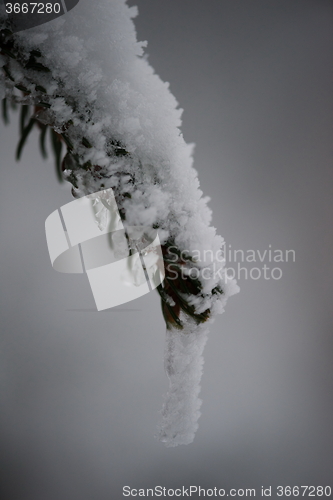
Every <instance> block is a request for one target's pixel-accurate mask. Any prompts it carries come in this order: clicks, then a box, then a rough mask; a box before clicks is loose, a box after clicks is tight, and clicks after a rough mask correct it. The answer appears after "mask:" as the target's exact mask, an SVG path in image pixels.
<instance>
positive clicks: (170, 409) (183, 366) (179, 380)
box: [156, 321, 208, 447]
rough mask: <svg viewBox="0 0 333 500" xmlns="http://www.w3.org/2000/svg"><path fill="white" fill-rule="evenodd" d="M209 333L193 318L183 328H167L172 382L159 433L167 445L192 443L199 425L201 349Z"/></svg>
mask: <svg viewBox="0 0 333 500" xmlns="http://www.w3.org/2000/svg"><path fill="white" fill-rule="evenodd" d="M207 335H208V328H207V326H206V325H200V326H196V325H194V324H193V323H192V322H191V321H190V322H188V323H187V324H186V326H185V328H184V330H182V331H179V330H175V329H172V330H167V333H166V344H165V358H164V359H165V371H166V373H167V375H168V377H169V382H170V386H169V390H168V393H167V395H166V398H165V402H164V405H163V409H162V420H161V422H160V425H159V426H158V433H157V436H156V437H157V438H158V439H159V440H160V441H162V442H163V443H165V445H166V446H168V447H172V446H177V445H179V444H189V443H192V441H193V439H194V435H195V432H196V431H197V429H198V419H199V417H200V415H201V412H200V407H201V403H202V401H201V399H199V397H198V396H199V392H200V380H201V376H202V367H203V362H204V360H203V356H202V353H203V350H204V347H205V344H206V342H207Z"/></svg>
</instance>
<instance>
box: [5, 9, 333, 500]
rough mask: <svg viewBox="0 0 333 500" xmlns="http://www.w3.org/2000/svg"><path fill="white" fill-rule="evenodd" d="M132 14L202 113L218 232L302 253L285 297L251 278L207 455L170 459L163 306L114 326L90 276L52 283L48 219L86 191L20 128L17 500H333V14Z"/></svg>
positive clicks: (229, 319) (10, 339)
mask: <svg viewBox="0 0 333 500" xmlns="http://www.w3.org/2000/svg"><path fill="white" fill-rule="evenodd" d="M130 3H131V5H134V4H136V5H138V7H139V10H140V15H139V17H138V18H137V19H136V20H135V24H136V26H137V30H138V37H139V39H140V40H146V39H147V40H148V49H147V52H148V54H149V60H150V62H151V64H152V65H153V67H154V68H155V69H156V72H157V73H158V74H159V75H160V76H161V78H162V79H163V80H166V81H169V82H170V85H171V91H172V92H173V93H174V94H175V96H176V98H177V100H178V101H179V103H180V106H181V107H182V108H184V110H185V111H184V115H183V119H184V124H183V132H184V136H185V139H186V141H188V142H195V143H196V152H195V168H196V169H197V170H198V172H199V177H200V181H201V186H202V189H203V191H204V194H205V195H208V196H210V197H211V198H212V201H211V203H210V206H211V207H212V209H213V223H214V225H215V226H216V227H217V229H218V232H219V233H220V234H222V235H223V236H224V238H225V240H226V243H227V245H231V247H232V248H233V249H243V250H244V251H246V250H247V249H258V250H260V251H261V252H262V251H264V250H265V249H268V248H269V245H271V248H272V249H281V250H283V251H284V250H286V249H294V250H295V252H296V261H295V262H288V263H279V264H278V266H279V267H280V268H281V269H282V271H283V276H282V278H281V279H280V280H273V279H270V280H265V279H263V278H260V279H258V280H251V279H248V280H246V279H244V276H243V277H242V278H241V279H240V281H239V284H240V286H241V292H240V293H239V294H238V295H236V296H234V297H232V298H231V299H230V300H229V303H228V304H227V307H226V312H225V313H224V314H223V315H222V316H220V317H218V318H217V320H216V322H215V324H214V325H213V327H212V329H211V335H210V339H209V342H208V344H207V347H206V349H205V366H204V375H203V380H202V391H201V397H202V399H203V406H202V417H201V418H200V421H199V423H200V427H199V430H198V432H197V435H196V438H195V441H194V442H193V444H191V445H188V446H179V447H177V448H171V449H167V448H165V447H164V445H163V444H161V443H159V442H157V441H156V440H154V437H153V436H154V433H155V427H156V424H157V422H158V419H159V413H158V412H159V410H160V409H161V406H162V402H163V397H162V396H163V394H164V393H165V391H166V388H167V380H166V376H165V374H164V370H163V348H164V323H163V319H162V315H161V313H160V308H159V299H158V297H157V294H154V293H151V294H149V295H147V296H145V297H143V298H141V299H139V300H137V301H135V302H131V303H128V304H126V305H124V306H121V307H117V308H115V309H110V310H107V311H104V312H100V313H97V312H96V311H95V310H94V307H95V306H94V302H93V297H92V294H91V291H90V288H89V284H88V280H87V279H86V277H85V276H79V275H78V276H75V275H69V274H60V273H56V272H55V271H54V270H53V269H52V267H51V264H50V261H49V256H48V251H47V247H46V241H45V234H44V221H45V219H46V217H47V216H48V215H49V214H50V213H51V212H52V211H53V210H55V209H56V208H58V207H60V206H61V205H63V204H65V203H67V202H68V201H71V199H72V198H71V195H70V190H69V187H68V186H60V185H59V184H58V183H57V180H56V177H55V173H54V169H53V163H52V160H51V159H50V160H48V161H43V160H42V159H41V158H40V156H39V152H38V148H37V141H38V137H37V134H35V135H33V136H32V137H31V139H30V141H29V144H28V146H27V147H26V149H25V151H24V154H23V159H22V160H21V162H20V163H16V162H15V160H14V156H15V147H16V143H17V138H18V122H17V117H15V116H14V115H12V118H11V125H10V126H8V127H5V126H4V125H1V127H0V134H1V140H0V147H1V150H0V162H1V178H0V179H1V182H0V193H1V195H0V220H1V234H0V273H1V277H0V279H1V281H0V283H1V285H0V286H1V295H0V301H1V354H0V356H1V360H0V373H1V375H0V380H1V407H2V408H1V413H0V422H1V483H2V488H3V490H4V492H5V495H4V496H3V497H2V498H5V499H6V500H11V499H19V500H21V499H22V500H62V499H70V500H91V499H94V500H95V499H96V500H104V499H105V500H106V499H116V500H118V499H121V498H123V496H122V487H123V486H125V485H129V486H131V487H132V488H149V487H150V488H153V487H154V486H156V485H161V486H165V487H166V488H176V487H181V486H182V485H184V486H189V485H191V484H192V485H200V486H201V487H205V488H214V487H215V486H216V487H217V488H225V489H229V488H256V490H257V496H259V495H260V488H261V486H265V487H268V486H270V485H272V486H273V487H276V486H277V485H283V486H286V485H290V486H294V485H314V486H317V485H323V486H326V485H331V486H332V488H333V480H332V463H333V452H332V450H333V432H332V416H333V394H332V392H333V391H332V388H333V387H332V386H333V380H332V375H333V366H332V361H333V335H332V306H331V300H332V274H333V273H332V271H333V265H332V249H333V248H332V247H333V241H332V240H333V238H332V213H333V196H332V194H333V193H332V186H333V184H332V180H333V179H332V177H333V174H332V158H333V152H332V140H331V138H332V121H333V120H332V107H333V106H332V104H333V98H332V87H331V81H332V41H333V28H332V18H333V4H332V2H331V1H330V0H293V1H290V0H250V1H248V0H177V1H170V0H169V1H167V0H133V1H132V0H131V2H130ZM74 13H75V9H74V10H73V11H72V13H70V14H68V15H74ZM266 264H267V265H268V266H269V267H275V265H272V264H270V263H268V262H266ZM244 265H245V267H247V268H248V269H250V268H251V267H259V268H261V267H262V265H263V264H262V263H255V264H253V263H252V264H250V263H247V264H244ZM273 491H274V488H273ZM272 497H273V498H276V495H274V494H273V495H272ZM192 498H193V497H192Z"/></svg>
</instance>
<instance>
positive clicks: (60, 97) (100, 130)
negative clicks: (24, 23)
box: [0, 0, 238, 446]
mask: <svg viewBox="0 0 333 500" xmlns="http://www.w3.org/2000/svg"><path fill="white" fill-rule="evenodd" d="M0 14H1V13H0ZM136 15H137V9H136V8H135V7H131V8H129V7H128V6H127V4H126V1H125V0H98V1H96V2H95V1H92V0H81V1H80V2H79V4H78V5H77V6H76V7H75V8H74V9H73V10H71V11H70V12H68V13H67V14H66V15H64V16H62V17H60V18H58V19H55V20H53V21H51V22H49V23H47V24H44V25H41V26H38V27H36V28H32V29H29V30H26V31H23V32H20V33H17V34H15V39H16V43H17V46H19V47H20V51H21V52H23V53H24V52H25V54H26V57H27V58H28V57H29V53H30V51H31V50H32V49H38V50H40V51H41V52H42V57H41V59H40V61H41V62H42V64H44V65H45V66H47V67H48V68H49V69H50V70H51V73H47V74H43V73H40V74H38V75H37V76H36V72H34V71H32V70H22V67H20V66H19V65H18V64H17V63H16V61H14V60H10V61H9V62H8V63H7V64H8V67H9V69H10V71H11V74H12V75H13V77H14V78H15V81H16V82H24V84H25V85H26V86H27V87H28V88H29V90H30V91H31V95H30V97H29V98H27V99H30V101H29V100H28V101H27V102H28V103H29V102H31V103H32V102H33V99H34V97H35V96H36V95H37V91H36V89H35V85H34V84H33V83H31V82H32V81H34V78H35V79H36V78H37V77H38V82H36V83H37V84H38V85H42V86H44V87H45V88H46V90H47V95H48V99H49V103H50V104H51V110H50V111H45V113H46V114H47V113H49V115H45V116H48V117H49V116H51V115H52V116H53V123H54V126H55V129H56V130H57V126H58V127H60V126H61V124H63V123H64V122H68V120H72V122H73V126H72V127H71V128H70V129H69V131H68V134H69V135H70V139H71V141H72V143H73V144H74V146H75V148H76V151H77V152H78V153H79V154H80V155H81V157H83V158H84V161H88V160H90V161H91V163H92V164H93V165H99V166H100V167H102V169H103V170H102V173H103V180H104V186H105V188H108V187H114V186H115V185H116V182H119V178H117V179H118V180H117V179H116V177H115V176H113V175H112V174H113V173H115V172H119V171H121V170H122V171H123V172H127V173H128V174H129V175H131V174H133V175H134V176H135V178H136V179H137V182H136V183H135V185H131V184H130V183H129V184H127V185H126V186H125V187H124V190H125V189H126V191H127V192H130V193H131V198H128V199H126V200H125V202H124V207H125V209H126V222H127V224H128V225H129V226H135V225H142V226H150V227H151V226H152V225H154V224H158V225H159V236H160V240H161V243H162V244H163V243H165V242H166V241H167V240H168V239H169V241H170V238H171V239H172V240H173V241H174V243H175V245H176V246H177V248H178V249H179V250H180V251H182V250H186V252H187V254H189V255H191V254H195V255H196V256H197V255H200V256H203V255H204V252H205V251H206V255H209V252H207V250H208V251H211V255H213V258H204V257H202V258H199V259H197V261H196V262H195V266H196V267H197V268H199V269H200V268H201V269H202V268H207V269H208V271H207V270H206V272H205V277H204V278H202V277H201V276H200V277H199V279H200V281H201V283H202V293H201V294H200V295H196V296H195V295H193V296H192V297H191V299H192V305H193V306H194V307H195V308H196V312H197V313H200V312H203V311H205V310H206V309H207V308H210V310H211V312H212V317H214V315H215V314H216V313H221V312H223V310H224V306H225V303H226V300H227V298H228V297H229V296H230V295H232V294H234V293H236V292H237V291H238V287H237V285H236V283H235V281H233V280H226V279H225V276H224V274H223V272H224V271H223V266H224V263H223V262H221V261H220V259H218V258H217V256H218V254H219V249H220V248H221V247H222V244H223V239H222V237H221V236H218V235H216V230H215V228H214V227H211V226H210V221H211V211H210V209H209V208H208V206H207V201H208V200H207V199H206V198H204V197H203V196H202V191H201V190H200V188H199V181H198V178H197V172H196V170H195V169H194V168H193V166H192V164H193V144H186V143H185V141H184V139H183V136H182V134H181V131H180V125H181V114H182V110H181V109H180V108H179V107H178V103H177V101H176V99H175V98H174V96H173V95H172V94H171V92H170V91H169V88H168V87H169V85H168V83H165V82H163V81H162V80H161V79H160V78H159V76H158V75H156V74H155V73H154V70H153V68H152V67H151V66H150V65H149V63H148V61H147V59H146V58H145V57H144V47H145V46H146V42H138V41H137V40H136V32H135V27H134V24H133V21H132V18H134V17H135V16H136ZM3 65H4V58H3V57H2V56H0V68H1V67H2V66H3ZM1 73H2V72H1ZM5 87H6V88H5ZM4 92H6V95H7V96H8V97H10V95H11V92H13V84H12V83H11V82H8V81H7V83H6V85H4V78H3V76H0V97H3V95H4ZM73 103H74V104H75V106H73ZM41 118H42V115H41ZM82 137H85V138H86V139H87V140H88V141H89V142H90V144H91V145H92V146H93V147H92V148H90V149H87V148H84V146H82V143H81V141H82ZM110 139H112V140H116V141H119V142H120V143H121V144H122V145H124V147H125V148H126V151H128V152H129V153H130V155H127V156H125V157H117V158H110V155H108V154H107V148H108V145H109V141H110ZM106 174H107V175H106ZM100 182H101V181H98V180H96V179H95V178H93V177H92V176H91V177H88V176H86V177H84V174H82V182H81V185H80V186H79V187H80V189H81V191H82V193H83V194H89V193H93V192H97V191H100V190H101V184H100ZM118 187H119V186H118ZM120 187H121V186H120ZM191 266H192V264H191V265H190V267H191ZM219 271H220V272H219ZM217 285H219V286H220V288H221V289H222V290H223V294H222V295H220V294H217V293H214V294H212V293H211V292H212V290H213V289H214V288H215V287H216V286H217ZM206 339H207V327H206V326H200V327H198V326H196V325H194V324H193V323H192V322H188V323H187V324H186V325H185V329H184V330H183V331H179V330H168V331H167V344H166V354H165V359H166V361H165V363H166V371H167V373H168V377H169V379H170V389H169V392H168V395H167V398H166V401H165V405H164V408H163V410H162V423H161V426H160V428H159V432H158V437H159V439H160V440H162V441H164V442H165V443H166V445H167V446H176V445H177V444H187V443H189V442H191V441H192V440H193V437H194V433H195V431H196V429H197V420H198V418H199V415H200V411H199V408H200V404H201V402H200V400H199V399H198V394H199V390H200V385H199V383H200V378H201V374H202V364H203V358H202V351H203V348H204V345H205V343H206Z"/></svg>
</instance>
